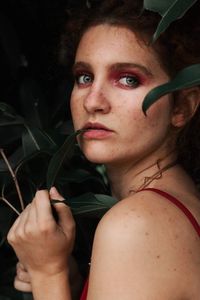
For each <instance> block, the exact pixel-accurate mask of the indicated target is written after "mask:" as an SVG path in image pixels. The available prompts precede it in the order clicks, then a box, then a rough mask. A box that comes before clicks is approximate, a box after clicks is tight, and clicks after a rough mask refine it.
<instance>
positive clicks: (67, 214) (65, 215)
mask: <svg viewBox="0 0 200 300" xmlns="http://www.w3.org/2000/svg"><path fill="white" fill-rule="evenodd" d="M49 194H50V198H51V199H56V200H60V202H57V203H55V204H54V205H53V207H54V209H55V211H56V213H57V219H58V224H59V225H60V226H61V227H62V228H63V230H64V231H68V230H69V229H70V230H71V228H73V227H74V218H73V216H72V213H71V209H70V207H69V206H68V205H66V203H64V202H63V203H62V201H63V200H65V199H64V197H63V196H61V195H60V194H59V192H58V191H57V189H56V188H55V187H52V188H51V189H50V192H49Z"/></svg>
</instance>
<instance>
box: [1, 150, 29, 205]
mask: <svg viewBox="0 0 200 300" xmlns="http://www.w3.org/2000/svg"><path fill="white" fill-rule="evenodd" d="M0 153H1V156H2V157H3V160H4V162H5V164H6V165H7V167H8V170H9V172H10V174H11V176H12V179H13V181H14V184H15V187H16V190H17V194H18V197H19V201H20V204H21V209H22V210H24V202H23V199H22V194H21V191H20V188H19V184H18V181H17V177H16V176H15V174H14V172H13V170H12V167H11V165H10V163H9V161H8V159H7V157H6V155H5V154H4V151H3V149H0ZM4 199H5V198H4Z"/></svg>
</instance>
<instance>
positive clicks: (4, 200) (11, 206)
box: [0, 197, 20, 216]
mask: <svg viewBox="0 0 200 300" xmlns="http://www.w3.org/2000/svg"><path fill="white" fill-rule="evenodd" d="M0 199H1V200H2V201H3V202H5V203H6V204H7V205H8V206H10V208H11V209H12V210H14V212H16V214H17V215H18V216H19V215H20V212H19V211H18V210H17V209H16V208H15V207H14V206H13V205H12V204H11V203H10V202H9V201H8V200H6V198H4V197H0Z"/></svg>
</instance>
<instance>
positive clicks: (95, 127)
mask: <svg viewBox="0 0 200 300" xmlns="http://www.w3.org/2000/svg"><path fill="white" fill-rule="evenodd" d="M82 129H83V130H104V131H112V130H111V129H109V128H107V127H106V126H104V125H103V124H100V123H92V122H88V123H86V124H85V125H84V126H83V128H82Z"/></svg>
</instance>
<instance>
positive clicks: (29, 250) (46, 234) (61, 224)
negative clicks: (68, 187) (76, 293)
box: [8, 189, 75, 300]
mask: <svg viewBox="0 0 200 300" xmlns="http://www.w3.org/2000/svg"><path fill="white" fill-rule="evenodd" d="M51 197H52V198H56V199H60V200H61V196H60V195H59V194H58V193H57V191H56V190H55V189H52V190H51ZM49 198H50V197H49V194H48V192H47V191H39V192H37V193H36V196H35V198H34V199H33V201H32V203H31V204H30V205H28V206H27V207H26V209H25V210H24V211H23V212H22V213H21V215H20V217H19V218H18V219H17V220H16V221H15V223H14V224H13V226H12V228H11V229H10V231H9V233H8V241H9V243H10V244H11V245H12V247H13V248H14V250H15V252H16V254H17V256H18V258H19V260H20V261H21V262H22V263H23V265H24V267H25V269H26V270H27V271H28V273H29V276H30V279H31V286H32V292H33V296H34V299H35V300H40V299H44V295H45V299H46V300H51V299H52V300H53V299H59V300H71V295H70V288H69V279H68V259H69V256H70V254H71V251H72V249H73V243H74V237H75V223H74V220H73V217H72V215H71V211H70V209H69V208H68V207H67V206H66V205H64V204H62V203H59V204H57V205H55V208H56V211H57V213H58V216H59V221H58V223H56V222H55V220H54V218H53V216H52V212H51V206H50V201H49Z"/></svg>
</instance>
